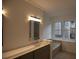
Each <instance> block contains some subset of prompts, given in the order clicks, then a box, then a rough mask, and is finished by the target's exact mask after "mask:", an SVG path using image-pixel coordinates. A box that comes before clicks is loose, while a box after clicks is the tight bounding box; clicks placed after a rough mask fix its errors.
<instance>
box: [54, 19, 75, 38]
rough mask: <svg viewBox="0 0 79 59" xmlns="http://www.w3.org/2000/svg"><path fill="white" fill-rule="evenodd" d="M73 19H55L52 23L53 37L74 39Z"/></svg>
mask: <svg viewBox="0 0 79 59" xmlns="http://www.w3.org/2000/svg"><path fill="white" fill-rule="evenodd" d="M75 31H76V28H75V21H73V20H72V21H62V22H61V21H57V22H55V24H54V37H55V38H64V39H75V36H76V33H75Z"/></svg>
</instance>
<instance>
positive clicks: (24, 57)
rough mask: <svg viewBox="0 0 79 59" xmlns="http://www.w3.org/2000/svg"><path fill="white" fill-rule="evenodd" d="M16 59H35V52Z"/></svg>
mask: <svg viewBox="0 0 79 59" xmlns="http://www.w3.org/2000/svg"><path fill="white" fill-rule="evenodd" d="M15 59H33V52H31V53H28V54H25V55H22V56H20V57H17V58H15Z"/></svg>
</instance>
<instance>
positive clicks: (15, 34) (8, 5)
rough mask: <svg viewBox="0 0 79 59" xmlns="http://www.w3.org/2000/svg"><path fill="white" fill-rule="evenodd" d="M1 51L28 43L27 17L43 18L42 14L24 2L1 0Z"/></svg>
mask: <svg viewBox="0 0 79 59" xmlns="http://www.w3.org/2000/svg"><path fill="white" fill-rule="evenodd" d="M3 10H6V12H7V13H6V16H5V15H3V21H4V23H3V51H8V50H12V49H15V48H18V47H22V46H26V44H27V43H29V22H28V19H27V17H28V16H29V15H34V16H39V17H40V18H42V17H43V12H42V11H41V10H40V9H38V8H36V7H34V6H32V5H31V4H29V3H27V2H26V1H25V0H3Z"/></svg>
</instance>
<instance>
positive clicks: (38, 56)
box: [34, 45, 50, 59]
mask: <svg viewBox="0 0 79 59" xmlns="http://www.w3.org/2000/svg"><path fill="white" fill-rule="evenodd" d="M34 59H50V45H47V46H45V47H43V48H40V49H38V50H36V51H34Z"/></svg>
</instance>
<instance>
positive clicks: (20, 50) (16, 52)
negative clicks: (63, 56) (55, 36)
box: [3, 40, 51, 59]
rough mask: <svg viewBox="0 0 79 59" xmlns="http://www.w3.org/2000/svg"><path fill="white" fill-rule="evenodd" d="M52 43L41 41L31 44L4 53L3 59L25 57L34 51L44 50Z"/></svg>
mask: <svg viewBox="0 0 79 59" xmlns="http://www.w3.org/2000/svg"><path fill="white" fill-rule="evenodd" d="M50 43H51V40H42V41H39V42H37V43H34V44H30V45H28V46H25V47H22V48H18V49H15V50H11V51H7V52H3V59H13V58H16V57H19V56H21V55H24V54H27V53H30V52H32V51H34V50H37V49H39V48H42V47H44V46H46V45H48V44H50Z"/></svg>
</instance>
